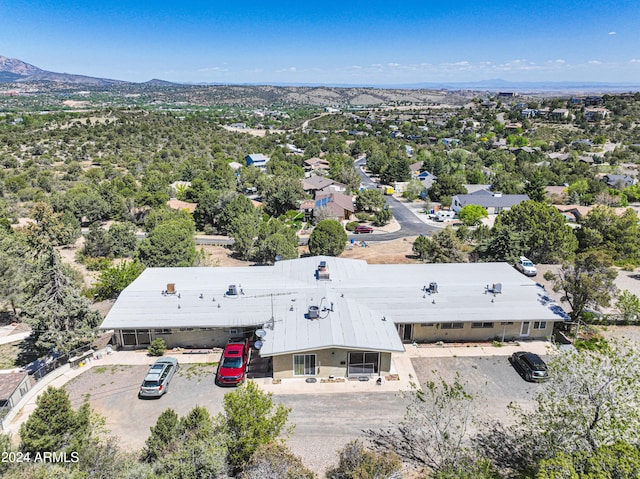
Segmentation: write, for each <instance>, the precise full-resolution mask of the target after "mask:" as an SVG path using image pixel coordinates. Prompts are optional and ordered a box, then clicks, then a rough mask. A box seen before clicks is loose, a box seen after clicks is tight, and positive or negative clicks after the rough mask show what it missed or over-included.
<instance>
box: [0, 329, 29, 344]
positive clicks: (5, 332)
mask: <svg viewBox="0 0 640 479" xmlns="http://www.w3.org/2000/svg"><path fill="white" fill-rule="evenodd" d="M16 328H17V326H16V325H11V324H8V325H6V326H0V344H9V343H15V342H16V341H22V340H23V339H25V338H28V337H29V335H31V331H22V332H20V333H16V332H15V330H16Z"/></svg>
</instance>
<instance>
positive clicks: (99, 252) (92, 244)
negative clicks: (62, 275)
mask: <svg viewBox="0 0 640 479" xmlns="http://www.w3.org/2000/svg"><path fill="white" fill-rule="evenodd" d="M112 247H113V244H112V243H111V241H110V238H109V236H108V234H107V231H106V230H105V229H104V228H102V226H101V225H100V223H91V226H89V232H88V233H87V235H86V236H85V239H84V247H83V248H82V254H83V255H85V256H89V257H91V258H98V257H107V256H110V255H111V250H112Z"/></svg>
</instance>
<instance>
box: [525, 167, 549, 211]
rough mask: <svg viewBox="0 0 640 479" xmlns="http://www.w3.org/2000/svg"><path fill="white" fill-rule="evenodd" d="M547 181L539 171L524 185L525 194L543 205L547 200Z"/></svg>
mask: <svg viewBox="0 0 640 479" xmlns="http://www.w3.org/2000/svg"><path fill="white" fill-rule="evenodd" d="M544 187H545V181H544V178H543V176H542V174H541V173H540V172H539V171H537V170H536V171H534V172H533V174H531V176H530V177H529V180H528V181H527V183H526V184H525V185H524V192H525V193H526V194H527V195H528V196H529V198H531V199H532V200H533V201H537V202H538V203H543V202H544V201H545V200H546V192H545V189H544Z"/></svg>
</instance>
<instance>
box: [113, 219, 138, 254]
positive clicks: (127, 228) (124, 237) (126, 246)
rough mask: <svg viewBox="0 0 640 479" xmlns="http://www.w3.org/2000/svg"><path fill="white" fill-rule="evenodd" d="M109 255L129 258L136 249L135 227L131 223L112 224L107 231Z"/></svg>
mask: <svg viewBox="0 0 640 479" xmlns="http://www.w3.org/2000/svg"><path fill="white" fill-rule="evenodd" d="M107 239H108V242H109V243H110V244H111V254H112V255H113V256H115V257H116V258H122V257H123V256H131V255H132V254H133V253H134V252H135V251H136V248H137V247H138V238H137V237H136V226H135V225H134V224H133V223H113V224H112V225H111V226H110V227H109V230H108V231H107Z"/></svg>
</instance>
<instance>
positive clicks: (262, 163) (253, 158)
mask: <svg viewBox="0 0 640 479" xmlns="http://www.w3.org/2000/svg"><path fill="white" fill-rule="evenodd" d="M270 159H271V158H269V157H268V156H265V155H263V154H262V153H252V154H251V155H247V156H246V157H245V159H244V160H245V162H246V165H247V166H254V167H256V168H260V169H261V170H265V169H266V168H267V163H268V162H269V160H270Z"/></svg>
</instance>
